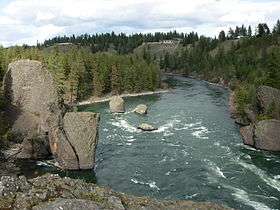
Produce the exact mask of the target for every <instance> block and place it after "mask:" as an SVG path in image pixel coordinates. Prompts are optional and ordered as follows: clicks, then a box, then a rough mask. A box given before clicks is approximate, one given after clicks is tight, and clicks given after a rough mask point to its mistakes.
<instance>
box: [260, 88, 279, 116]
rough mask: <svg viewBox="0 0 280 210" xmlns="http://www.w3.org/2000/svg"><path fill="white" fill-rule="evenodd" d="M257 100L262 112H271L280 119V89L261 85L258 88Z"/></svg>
mask: <svg viewBox="0 0 280 210" xmlns="http://www.w3.org/2000/svg"><path fill="white" fill-rule="evenodd" d="M257 100H258V105H259V108H260V112H261V113H263V114H270V115H272V117H273V118H275V119H280V90H278V89H276V88H272V87H269V86H260V87H259V88H258V89H257Z"/></svg>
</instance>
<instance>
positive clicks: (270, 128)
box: [255, 120, 280, 151]
mask: <svg viewBox="0 0 280 210" xmlns="http://www.w3.org/2000/svg"><path fill="white" fill-rule="evenodd" d="M255 147H256V148H258V149H263V150H269V151H280V121H279V120H263V121H260V122H258V123H257V124H256V129H255Z"/></svg>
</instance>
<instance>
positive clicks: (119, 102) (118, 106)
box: [109, 96, 125, 113]
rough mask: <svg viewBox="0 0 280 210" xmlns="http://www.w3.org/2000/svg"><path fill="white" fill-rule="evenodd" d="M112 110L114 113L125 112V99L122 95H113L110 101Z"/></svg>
mask: <svg viewBox="0 0 280 210" xmlns="http://www.w3.org/2000/svg"><path fill="white" fill-rule="evenodd" d="M109 106H110V111H111V112H112V113H124V112H125V106H124V100H123V99H122V97H120V96H113V97H112V98H111V100H110V102H109Z"/></svg>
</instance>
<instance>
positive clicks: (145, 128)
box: [137, 123, 157, 131]
mask: <svg viewBox="0 0 280 210" xmlns="http://www.w3.org/2000/svg"><path fill="white" fill-rule="evenodd" d="M137 128H138V129H140V130H142V131H154V130H157V128H155V127H154V126H152V125H149V124H147V123H142V124H140V125H139V126H138V127H137Z"/></svg>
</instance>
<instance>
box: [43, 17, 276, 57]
mask: <svg viewBox="0 0 280 210" xmlns="http://www.w3.org/2000/svg"><path fill="white" fill-rule="evenodd" d="M277 24H278V26H277V27H276V28H274V29H273V30H270V29H269V27H268V26H267V24H265V23H261V24H259V25H258V27H257V28H256V30H254V31H253V29H252V27H251V26H248V27H246V26H244V25H242V26H241V27H239V26H236V28H235V29H232V28H230V29H229V31H228V33H227V34H226V32H225V31H221V32H220V34H219V35H218V37H217V38H216V37H215V38H212V39H213V40H214V41H218V40H219V41H225V40H232V39H236V38H238V37H240V36H247V37H251V36H263V35H266V34H270V33H271V32H272V31H273V33H279V24H280V22H279V21H278V22H277ZM174 39H177V40H179V41H180V42H181V43H182V44H183V45H184V46H186V45H188V44H193V43H195V42H197V41H198V40H199V39H200V37H199V35H198V34H197V33H195V32H191V33H178V32H177V31H170V32H167V33H161V32H156V33H153V34H152V33H148V34H142V33H136V34H132V35H126V34H124V33H120V34H116V33H114V32H112V33H102V34H92V35H90V34H82V35H79V36H75V35H72V36H57V37H54V38H52V39H49V40H46V41H45V42H44V43H43V44H38V46H39V47H48V46H52V45H55V44H58V43H73V44H78V45H81V46H89V47H90V48H91V51H92V52H93V53H95V52H100V51H110V50H113V51H116V52H117V53H119V54H128V53H132V52H133V50H134V49H135V48H137V47H138V46H140V45H141V44H143V43H144V42H160V41H163V40H174Z"/></svg>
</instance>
